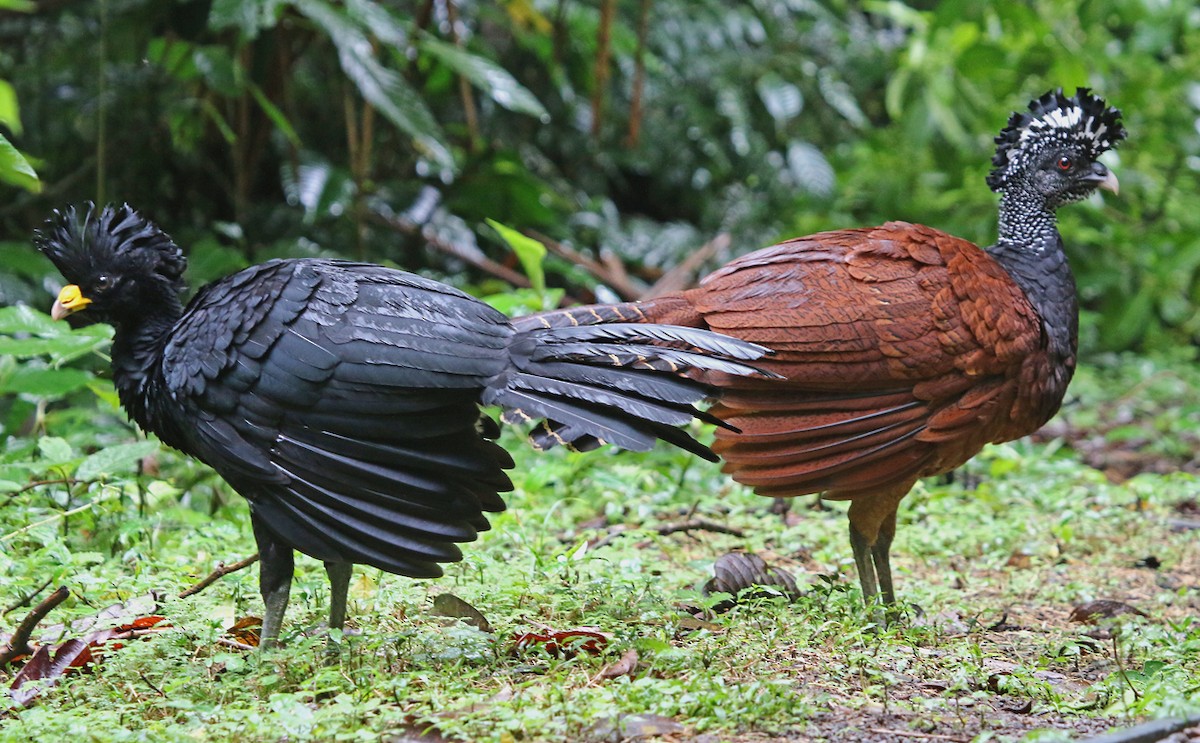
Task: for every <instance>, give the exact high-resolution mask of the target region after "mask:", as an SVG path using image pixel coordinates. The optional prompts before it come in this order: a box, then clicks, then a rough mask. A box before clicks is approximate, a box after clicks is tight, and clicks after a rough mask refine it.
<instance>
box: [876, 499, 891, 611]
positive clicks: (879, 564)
mask: <svg viewBox="0 0 1200 743" xmlns="http://www.w3.org/2000/svg"><path fill="white" fill-rule="evenodd" d="M895 536H896V513H895V512H894V511H893V512H892V514H891V515H890V516H888V517H887V518H886V519H884V522H883V524H882V525H881V526H880V528H879V536H878V538H876V539H875V544H873V545H871V556H872V557H873V558H874V561H875V575H876V577H877V578H878V580H879V591H880V593H881V594H882V597H883V603H884V605H885V606H889V607H890V606H895V605H896V592H895V591H894V590H893V589H892V561H891V557H890V551H891V548H892V539H893V538H894V537H895Z"/></svg>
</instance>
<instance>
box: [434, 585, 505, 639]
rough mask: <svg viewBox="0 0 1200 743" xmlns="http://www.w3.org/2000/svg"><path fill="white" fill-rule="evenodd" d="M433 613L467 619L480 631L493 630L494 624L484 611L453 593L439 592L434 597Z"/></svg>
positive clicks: (468, 622)
mask: <svg viewBox="0 0 1200 743" xmlns="http://www.w3.org/2000/svg"><path fill="white" fill-rule="evenodd" d="M433 613H434V614H437V615H438V616H442V617H457V618H459V619H464V620H466V622H467V624H469V625H471V626H472V627H474V628H475V629H477V630H479V631H480V632H487V633H489V634H490V633H491V632H492V625H491V623H490V622H488V620H487V617H485V616H483V612H481V611H479V610H478V609H476V608H475V607H474V606H471V605H470V604H468V603H467V602H466V601H463V600H462V599H460V598H459V597H458V596H455V595H454V594H452V593H439V594H438V595H437V596H434V597H433Z"/></svg>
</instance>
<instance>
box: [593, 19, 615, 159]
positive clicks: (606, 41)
mask: <svg viewBox="0 0 1200 743" xmlns="http://www.w3.org/2000/svg"><path fill="white" fill-rule="evenodd" d="M616 12H617V0H601V2H600V27H599V28H598V29H597V31H596V69H595V73H594V75H593V84H594V85H595V86H596V87H595V89H594V90H592V139H593V140H599V139H600V131H601V129H602V125H603V119H604V93H605V89H606V88H608V76H609V65H608V62H609V56H610V54H611V52H612V48H611V43H610V42H611V39H612V25H613V17H614V16H615V15H616Z"/></svg>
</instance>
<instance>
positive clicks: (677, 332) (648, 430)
mask: <svg viewBox="0 0 1200 743" xmlns="http://www.w3.org/2000/svg"><path fill="white" fill-rule="evenodd" d="M629 307H634V308H636V306H634V305H619V306H597V307H589V308H579V309H576V310H569V311H564V312H556V313H549V314H547V315H533V316H530V317H526V318H519V319H517V320H516V321H514V323H513V324H514V326H515V327H516V328H517V330H518V332H517V333H516V335H514V336H513V339H512V341H511V342H510V343H509V356H510V366H509V368H508V369H507V370H506V371H505V372H503V373H501V374H499V375H497V376H496V377H494V378H492V379H491V380H489V383H488V386H487V389H486V391H485V393H484V398H483V401H484V403H486V404H495V405H500V406H502V407H503V408H504V411H505V412H504V416H503V417H504V420H505V422H508V423H516V422H523V421H536V420H544V421H545V423H543V424H542V425H541V426H540V427H539V428H537V429H535V430H534V432H533V433H532V434H531V438H532V440H533V443H534V446H536V447H537V448H539V449H549V448H551V447H554V446H569V447H572V448H575V449H579V450H588V449H594V448H596V447H597V446H600V445H601V444H605V443H609V444H613V445H615V446H619V447H621V448H624V449H631V450H633V451H645V450H648V449H650V448H651V447H652V446H653V445H654V443H655V441H658V440H662V441H666V442H668V443H670V444H673V445H675V446H678V447H680V448H682V449H684V450H686V451H689V452H692V453H694V454H696V455H698V456H701V457H704V458H705V459H709V460H711V461H716V456H715V455H714V454H713V453H712V452H711V451H710V450H709V449H708V447H706V446H704V445H703V444H701V443H700V442H698V441H696V440H695V439H694V438H692V436H690V435H689V434H688V433H687V432H685V431H683V430H681V429H680V428H678V426H680V425H682V424H684V423H687V422H688V421H690V420H692V419H693V418H697V419H699V420H703V421H706V422H710V423H716V424H717V425H722V426H725V427H726V428H729V427H730V426H728V425H727V424H724V423H722V422H721V421H718V420H717V419H715V418H713V417H712V416H710V415H708V414H707V413H704V412H702V411H700V410H698V409H697V408H696V407H694V405H695V404H696V403H699V402H701V401H703V400H705V399H706V398H710V397H712V396H713V395H714V393H715V389H714V388H713V387H711V386H709V385H707V384H705V383H704V382H703V381H701V380H700V377H702V376H703V374H704V373H707V372H721V373H724V374H732V375H735V376H772V375H770V374H769V373H767V372H763V371H761V370H759V369H757V368H755V367H754V366H751V365H750V364H747V363H744V362H747V361H753V360H755V359H759V358H762V357H763V356H765V355H767V354H769V353H770V351H769V350H768V349H766V348H763V347H762V346H758V345H755V344H753V343H748V342H746V341H741V340H737V339H735V338H730V337H728V336H723V335H719V334H717V333H713V332H710V331H707V330H698V329H695V328H684V327H678V326H673V325H657V324H638V323H636V322H629V321H630V320H636V319H637V316H636V315H634V314H631V312H630V311H628V310H626V311H618V309H619V308H629Z"/></svg>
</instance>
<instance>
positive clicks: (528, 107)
mask: <svg viewBox="0 0 1200 743" xmlns="http://www.w3.org/2000/svg"><path fill="white" fill-rule="evenodd" d="M421 51H423V52H425V53H427V54H429V55H430V56H431V57H434V58H435V59H437V60H438V61H439V62H441V63H442V64H444V65H446V66H447V67H449V68H450V69H452V70H454V71H455V72H457V73H458V74H460V75H462V76H463V77H465V78H466V79H467V80H469V81H470V82H471V84H472V85H474V86H475V87H477V88H479V89H480V90H482V91H483V92H484V93H486V94H487V96H488V97H489V98H491V99H492V100H493V101H495V102H496V103H498V104H499V105H501V106H503V107H504V108H507V109H508V110H509V111H516V112H517V113H523V114H529V115H530V116H535V117H537V118H538V119H542V120H545V121H548V120H549V116H550V114H548V113H547V112H546V109H545V107H543V106H542V104H541V102H540V101H538V99H537V98H536V97H535V96H534V95H533V93H530V92H529V89H528V88H526V87H525V86H523V85H521V84H520V83H519V82H517V80H516V78H514V77H513V76H512V75H510V74H509V73H508V71H507V70H505V69H504V68H503V67H501V66H499V65H498V64H496V63H495V62H493V61H491V60H490V59H486V58H484V57H481V56H479V55H477V54H471V53H470V52H468V51H466V50H463V49H460V48H458V47H456V46H454V45H453V44H447V43H446V42H444V41H440V40H438V39H435V38H433V37H430V36H426V37H424V38H422V39H421ZM797 92H799V91H797Z"/></svg>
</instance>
